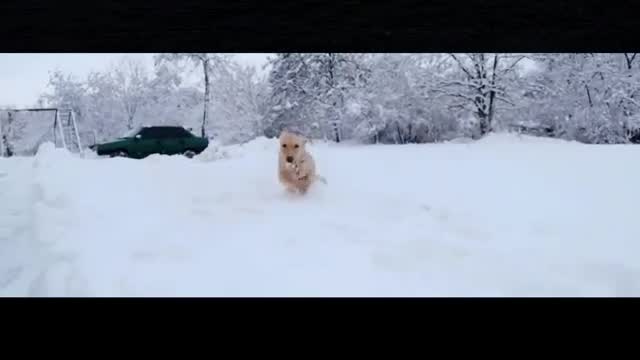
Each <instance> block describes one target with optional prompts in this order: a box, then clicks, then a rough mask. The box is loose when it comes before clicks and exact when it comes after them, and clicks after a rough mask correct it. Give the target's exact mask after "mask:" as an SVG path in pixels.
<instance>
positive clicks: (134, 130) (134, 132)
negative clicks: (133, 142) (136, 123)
mask: <svg viewBox="0 0 640 360" xmlns="http://www.w3.org/2000/svg"><path fill="white" fill-rule="evenodd" d="M141 129H142V128H141V127H137V128H134V129H131V130H129V131H127V132H126V133H125V134H124V136H123V137H125V138H129V137H133V136H134V135H135V134H137V133H138V132H140V130H141Z"/></svg>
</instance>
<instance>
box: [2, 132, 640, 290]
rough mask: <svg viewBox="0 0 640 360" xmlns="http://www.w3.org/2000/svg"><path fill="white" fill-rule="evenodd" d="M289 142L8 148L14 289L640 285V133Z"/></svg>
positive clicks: (5, 195)
mask: <svg viewBox="0 0 640 360" xmlns="http://www.w3.org/2000/svg"><path fill="white" fill-rule="evenodd" d="M276 151H277V144H276V143H275V142H274V141H271V140H266V139H258V140H256V141H253V142H251V143H248V144H245V145H243V146H234V147H229V148H226V149H224V152H222V151H219V152H216V151H214V147H212V148H211V151H208V152H207V153H206V154H203V155H201V156H200V157H199V158H196V159H186V158H183V157H165V156H152V157H150V158H147V159H144V160H131V159H98V158H85V159H81V158H78V157H76V156H74V155H71V154H69V153H66V152H65V151H62V150H59V149H53V148H52V147H51V146H50V144H46V145H45V146H43V147H41V149H40V151H39V153H38V155H37V156H36V157H31V158H10V159H0V295H1V296H639V295H640V261H639V260H638V255H639V254H640V236H639V234H638V224H639V223H640V222H639V219H638V210H637V209H638V205H639V204H640V189H639V188H638V186H639V185H638V184H640V169H639V168H638V167H637V166H636V164H637V163H638V159H640V147H638V146H589V145H581V144H576V143H567V142H561V141H554V140H545V139H537V138H519V137H517V136H511V135H493V136H490V137H488V138H487V139H485V140H482V141H479V142H475V143H464V142H462V143H449V144H434V145H406V146H351V145H326V144H316V145H313V146H312V147H311V151H312V152H313V154H314V155H315V156H316V158H317V163H318V166H319V169H320V172H321V173H322V175H324V176H325V177H326V178H327V180H328V182H329V183H328V186H324V185H322V184H320V185H318V186H317V187H316V188H314V189H313V190H312V192H311V193H310V194H309V195H308V196H307V197H304V198H300V197H292V196H289V195H286V194H285V193H284V191H283V190H282V188H281V187H280V185H279V184H278V182H277V176H276V170H275V166H276V162H277V160H276Z"/></svg>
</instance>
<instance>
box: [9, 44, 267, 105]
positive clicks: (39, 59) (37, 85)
mask: <svg viewBox="0 0 640 360" xmlns="http://www.w3.org/2000/svg"><path fill="white" fill-rule="evenodd" d="M153 55H154V54H131V53H126V54H46V53H44V54H40V53H38V54H6V53H5V54H0V107H3V106H15V107H26V106H33V105H35V103H36V101H37V99H38V97H39V96H40V95H41V94H42V93H43V92H46V91H47V82H48V81H49V72H50V71H54V70H56V69H60V70H62V71H63V72H64V73H70V74H74V75H76V76H77V77H78V78H80V79H82V78H85V77H86V75H87V74H89V72H91V71H101V70H104V69H106V68H107V67H108V66H109V65H110V64H112V63H113V62H115V61H117V60H118V59H120V58H122V57H125V56H127V57H136V58H140V59H142V60H143V61H145V62H146V63H147V64H148V65H149V68H150V69H151V68H152V67H153V60H152V57H153ZM269 55H270V54H249V53H247V54H235V57H236V59H237V60H238V61H239V62H241V63H242V64H247V65H255V66H256V69H257V70H258V72H259V73H262V65H264V64H265V63H266V61H267V56H269Z"/></svg>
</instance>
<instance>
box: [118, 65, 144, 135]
mask: <svg viewBox="0 0 640 360" xmlns="http://www.w3.org/2000/svg"><path fill="white" fill-rule="evenodd" d="M111 76H112V81H113V83H114V84H113V85H114V90H115V96H116V98H117V99H118V100H119V101H120V103H122V106H123V107H124V111H125V113H126V115H127V128H128V129H129V130H131V129H133V128H134V125H135V121H134V118H135V116H136V114H137V112H138V110H139V109H140V108H141V107H142V106H144V105H146V104H147V103H148V102H149V98H148V96H149V92H150V90H151V89H150V88H151V87H150V79H149V75H148V73H147V69H146V68H145V66H144V64H142V63H141V62H140V61H138V60H134V59H133V58H124V59H122V60H121V61H120V62H119V63H118V64H117V65H116V66H115V67H114V68H113V69H112V71H111Z"/></svg>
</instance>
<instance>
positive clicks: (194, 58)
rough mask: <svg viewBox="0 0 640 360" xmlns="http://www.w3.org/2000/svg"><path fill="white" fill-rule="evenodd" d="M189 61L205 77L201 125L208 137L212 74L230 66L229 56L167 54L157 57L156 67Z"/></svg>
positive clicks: (202, 131)
mask: <svg viewBox="0 0 640 360" xmlns="http://www.w3.org/2000/svg"><path fill="white" fill-rule="evenodd" d="M181 61H188V62H191V63H192V64H193V65H194V66H197V67H200V66H201V67H202V72H203V75H204V104H203V114H202V124H201V136H203V137H204V136H206V133H205V128H206V126H207V123H208V113H209V102H210V100H211V98H210V95H209V94H210V91H211V89H210V88H211V81H210V74H211V72H212V71H215V70H220V69H222V68H224V67H225V66H227V65H228V63H229V56H228V55H225V54H209V53H167V54H160V55H157V56H156V58H155V63H156V65H160V64H162V63H163V62H181Z"/></svg>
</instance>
